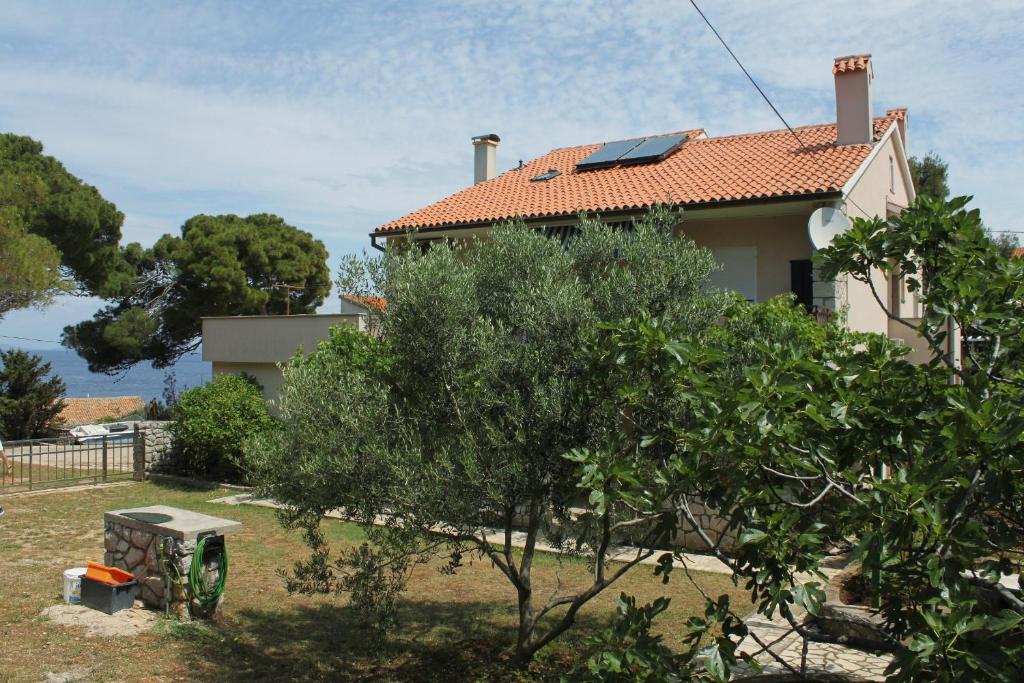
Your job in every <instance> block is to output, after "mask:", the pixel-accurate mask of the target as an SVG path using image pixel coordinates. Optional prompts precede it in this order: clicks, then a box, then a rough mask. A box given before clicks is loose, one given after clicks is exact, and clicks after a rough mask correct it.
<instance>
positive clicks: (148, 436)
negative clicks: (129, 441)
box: [135, 420, 172, 472]
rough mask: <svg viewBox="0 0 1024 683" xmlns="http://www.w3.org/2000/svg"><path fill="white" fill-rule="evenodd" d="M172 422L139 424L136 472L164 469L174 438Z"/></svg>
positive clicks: (145, 422) (149, 421) (136, 444)
mask: <svg viewBox="0 0 1024 683" xmlns="http://www.w3.org/2000/svg"><path fill="white" fill-rule="evenodd" d="M170 425H171V422H170V421H163V420H146V421H143V422H137V423H136V427H137V429H138V430H139V440H138V441H136V443H135V459H136V462H137V467H136V471H139V470H140V467H141V471H144V472H151V471H157V472H159V471H160V470H161V469H164V465H165V464H166V463H165V461H166V460H167V459H168V458H169V456H170V453H171V445H172V436H171V430H170Z"/></svg>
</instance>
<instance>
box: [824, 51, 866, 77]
mask: <svg viewBox="0 0 1024 683" xmlns="http://www.w3.org/2000/svg"><path fill="white" fill-rule="evenodd" d="M870 67H871V55H869V54H866V55H847V56H846V57H836V59H835V62H833V64H832V73H833V74H840V73H844V72H846V71H866V70H867V69H869V68H870Z"/></svg>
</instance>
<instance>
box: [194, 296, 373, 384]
mask: <svg viewBox="0 0 1024 683" xmlns="http://www.w3.org/2000/svg"><path fill="white" fill-rule="evenodd" d="M360 302H361V300H360V299H358V298H356V297H348V298H347V299H343V300H342V302H341V312H340V313H327V314H323V313H318V314H305V315H245V316H241V315H240V316H218V317H208V318H203V360H205V361H209V362H210V363H211V365H212V370H213V374H214V376H216V375H223V374H234V375H241V374H245V375H248V376H250V377H252V378H254V379H255V380H256V381H257V382H259V384H260V386H261V387H262V388H263V396H264V397H265V398H266V399H267V400H274V399H276V398H277V397H278V390H279V388H280V386H281V381H282V379H283V376H282V374H281V369H280V367H279V365H280V364H281V363H286V362H287V361H288V360H289V359H290V358H291V357H292V356H294V355H295V354H296V353H298V352H299V351H307V352H309V351H314V350H316V346H317V344H318V343H320V341H322V340H324V339H327V338H328V337H329V336H330V332H331V328H332V327H335V326H336V325H353V326H355V327H356V328H357V329H360V330H365V329H367V324H368V323H367V321H368V320H369V319H370V317H371V316H370V315H369V313H370V309H369V308H368V307H369V306H373V307H374V309H373V310H379V308H378V307H379V306H381V305H382V304H381V302H378V301H376V300H370V301H362V303H360Z"/></svg>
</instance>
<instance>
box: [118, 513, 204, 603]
mask: <svg viewBox="0 0 1024 683" xmlns="http://www.w3.org/2000/svg"><path fill="white" fill-rule="evenodd" d="M162 540H163V539H161V537H160V536H158V535H156V534H152V533H150V532H148V531H145V530H143V529H133V528H130V527H127V526H124V525H121V524H118V523H116V522H111V521H109V520H108V521H106V522H104V530H103V547H104V551H105V552H104V553H103V564H105V565H107V566H108V567H116V568H118V569H123V570H125V571H127V572H131V573H132V575H133V576H134V577H135V580H136V581H138V582H139V598H140V599H141V600H142V602H144V603H145V604H146V606H148V607H152V608H154V609H160V610H164V609H166V610H167V611H168V612H170V613H171V614H174V615H175V616H177V617H178V618H180V619H188V618H190V616H191V615H192V614H193V613H196V612H197V610H198V609H199V607H198V603H196V604H193V600H192V597H191V595H190V594H189V589H188V585H187V583H186V578H185V577H188V574H189V570H190V568H191V567H192V559H193V555H195V551H196V541H181V540H174V539H168V540H167V547H166V551H165V555H164V560H163V561H166V563H167V564H166V565H163V561H162V559H161V553H160V543H161V541H162ZM203 569H204V573H205V575H206V576H207V580H211V579H213V578H215V577H216V575H217V572H218V571H219V565H218V564H216V563H213V564H211V565H209V566H206V565H204V567H203ZM168 594H169V596H170V599H169V600H168V599H167V597H168ZM219 606H220V604H219V603H218V604H217V606H216V607H219ZM216 607H215V608H214V609H216Z"/></svg>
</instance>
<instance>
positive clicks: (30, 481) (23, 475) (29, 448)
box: [21, 442, 32, 491]
mask: <svg viewBox="0 0 1024 683" xmlns="http://www.w3.org/2000/svg"><path fill="white" fill-rule="evenodd" d="M22 463H24V460H23V461H22ZM21 478H22V479H24V478H25V473H24V472H22V473H21ZM28 490H29V491H31V490H32V443H31V442H29V444H28Z"/></svg>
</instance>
